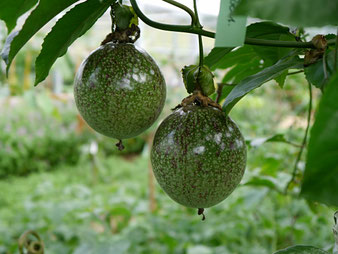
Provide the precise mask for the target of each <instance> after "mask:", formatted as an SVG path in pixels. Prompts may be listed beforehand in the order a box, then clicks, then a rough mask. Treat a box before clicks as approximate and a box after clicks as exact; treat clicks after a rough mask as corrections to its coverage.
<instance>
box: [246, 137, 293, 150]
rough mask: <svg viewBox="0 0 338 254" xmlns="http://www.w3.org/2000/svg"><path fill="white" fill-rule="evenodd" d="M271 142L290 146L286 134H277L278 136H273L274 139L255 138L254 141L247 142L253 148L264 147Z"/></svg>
mask: <svg viewBox="0 0 338 254" xmlns="http://www.w3.org/2000/svg"><path fill="white" fill-rule="evenodd" d="M269 142H278V143H286V144H290V142H289V141H287V140H286V138H285V136H284V134H276V135H273V136H272V137H266V138H255V139H252V140H247V144H248V146H251V147H258V146H261V145H263V144H264V143H269Z"/></svg>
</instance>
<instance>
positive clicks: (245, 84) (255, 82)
mask: <svg viewBox="0 0 338 254" xmlns="http://www.w3.org/2000/svg"><path fill="white" fill-rule="evenodd" d="M302 66H303V63H302V60H301V59H300V58H299V57H298V55H297V51H293V54H290V55H289V56H287V57H284V58H282V59H281V60H279V61H278V62H277V63H276V64H274V65H272V66H270V67H267V68H265V69H264V70H262V71H260V72H258V73H256V74H254V75H252V76H249V77H247V78H245V79H243V80H242V81H241V82H240V83H239V84H238V85H236V86H235V88H234V89H233V90H232V91H231V92H230V94H229V95H228V96H227V97H226V99H225V102H224V104H223V110H224V111H226V112H230V110H231V109H232V107H233V106H234V105H235V104H236V103H237V102H238V101H239V100H240V99H241V98H242V97H244V96H245V95H246V94H247V93H249V92H251V91H252V90H254V89H256V88H258V87H260V86H261V85H263V84H264V83H266V82H268V81H270V80H272V79H274V78H276V77H278V76H279V75H281V74H283V72H285V71H286V70H288V69H294V68H301V67H302Z"/></svg>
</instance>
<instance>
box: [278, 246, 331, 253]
mask: <svg viewBox="0 0 338 254" xmlns="http://www.w3.org/2000/svg"><path fill="white" fill-rule="evenodd" d="M274 254H329V253H328V252H326V251H325V250H321V249H318V248H316V247H313V246H307V245H295V246H292V247H288V248H286V249H284V250H279V251H277V252H275V253H274Z"/></svg>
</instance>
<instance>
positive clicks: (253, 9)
mask: <svg viewBox="0 0 338 254" xmlns="http://www.w3.org/2000/svg"><path fill="white" fill-rule="evenodd" d="M337 13H338V2H337V1H332V0H322V1H318V0H284V1H280V0H242V1H241V2H240V3H239V5H238V6H237V8H236V10H235V14H237V15H248V16H251V17H256V18H260V19H266V20H272V21H275V22H281V23H284V24H289V25H293V26H300V27H309V26H316V27H318V26H326V25H334V26H335V25H337V24H338V15H337Z"/></svg>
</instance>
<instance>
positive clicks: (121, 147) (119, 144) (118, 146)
mask: <svg viewBox="0 0 338 254" xmlns="http://www.w3.org/2000/svg"><path fill="white" fill-rule="evenodd" d="M116 146H117V148H118V149H119V151H122V150H123V149H124V145H123V143H122V140H121V139H120V140H119V142H118V143H116Z"/></svg>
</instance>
